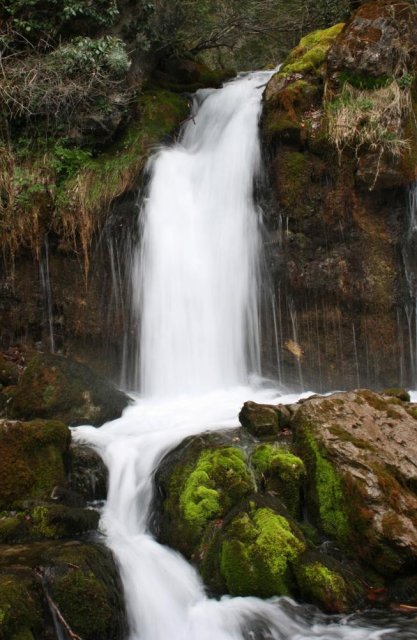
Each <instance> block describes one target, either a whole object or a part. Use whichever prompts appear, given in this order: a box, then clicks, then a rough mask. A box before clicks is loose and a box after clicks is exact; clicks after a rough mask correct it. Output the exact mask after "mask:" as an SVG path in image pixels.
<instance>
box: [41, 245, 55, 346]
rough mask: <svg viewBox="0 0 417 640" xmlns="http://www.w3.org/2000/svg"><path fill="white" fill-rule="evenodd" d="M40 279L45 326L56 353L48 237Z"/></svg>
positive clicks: (42, 255)
mask: <svg viewBox="0 0 417 640" xmlns="http://www.w3.org/2000/svg"><path fill="white" fill-rule="evenodd" d="M39 279H40V282H41V289H42V302H43V318H44V322H43V324H44V326H45V327H47V332H48V342H49V345H48V346H49V350H50V352H51V353H55V337H54V318H53V311H52V287H51V276H50V272H49V244H48V237H47V236H45V240H44V245H43V251H42V254H41V258H40V260H39Z"/></svg>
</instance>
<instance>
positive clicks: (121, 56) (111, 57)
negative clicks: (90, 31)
mask: <svg viewBox="0 0 417 640" xmlns="http://www.w3.org/2000/svg"><path fill="white" fill-rule="evenodd" d="M51 59H52V62H53V63H54V64H55V65H57V66H58V67H59V68H60V70H61V72H62V74H68V76H70V77H71V76H73V75H75V74H78V73H85V74H88V73H97V72H99V71H100V72H103V71H104V72H106V71H107V72H109V73H110V74H111V75H112V76H116V77H117V76H123V75H124V74H125V73H126V71H127V70H128V68H129V58H128V56H127V53H126V49H125V45H124V43H123V42H122V40H120V39H119V38H114V37H112V36H103V37H102V38H95V39H93V38H88V37H78V38H73V40H71V42H70V43H68V44H66V45H63V46H61V47H58V49H55V51H53V53H52V54H51Z"/></svg>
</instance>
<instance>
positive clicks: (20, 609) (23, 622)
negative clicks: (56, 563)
mask: <svg viewBox="0 0 417 640" xmlns="http://www.w3.org/2000/svg"><path fill="white" fill-rule="evenodd" d="M42 614H43V610H42V603H41V598H40V593H39V588H38V585H37V584H36V582H35V581H34V579H33V577H32V574H31V572H30V571H29V570H24V569H22V570H20V569H16V570H6V571H3V572H2V573H0V638H1V639H2V640H9V639H13V640H14V639H15V638H21V639H22V640H23V638H25V640H26V639H28V638H33V637H35V638H39V637H40V632H41V629H42V626H43V624H42Z"/></svg>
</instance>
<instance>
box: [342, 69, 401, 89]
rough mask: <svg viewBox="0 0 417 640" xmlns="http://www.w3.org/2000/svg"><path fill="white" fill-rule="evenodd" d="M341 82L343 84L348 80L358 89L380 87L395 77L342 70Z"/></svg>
mask: <svg viewBox="0 0 417 640" xmlns="http://www.w3.org/2000/svg"><path fill="white" fill-rule="evenodd" d="M339 77H340V83H341V85H342V86H343V85H344V84H345V83H346V82H347V83H348V84H350V85H351V86H352V87H355V88H356V89H380V88H381V87H386V86H387V85H389V84H390V83H391V82H392V80H393V78H392V77H391V76H378V77H374V76H370V75H364V74H361V73H353V72H352V71H342V72H341V73H340V76H339Z"/></svg>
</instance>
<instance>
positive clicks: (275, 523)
mask: <svg viewBox="0 0 417 640" xmlns="http://www.w3.org/2000/svg"><path fill="white" fill-rule="evenodd" d="M304 549H305V544H304V542H303V541H302V540H301V539H300V538H299V537H298V536H297V535H295V533H294V531H293V529H292V527H291V525H290V523H289V522H288V520H287V519H286V518H284V517H283V516H281V515H277V514H276V513H274V512H273V511H272V510H271V509H268V508H264V509H256V510H255V511H254V512H253V513H251V514H248V513H245V514H240V515H238V516H236V518H234V519H233V520H232V522H231V523H230V525H229V526H228V527H227V530H226V539H225V540H224V541H223V543H222V545H221V550H220V570H221V573H222V575H223V578H224V580H225V583H226V586H227V590H228V592H229V593H230V594H231V595H235V596H237V595H240V596H246V595H256V596H259V597H270V596H273V595H288V594H290V593H291V584H292V577H291V564H292V563H293V562H294V561H295V560H296V559H297V557H298V556H299V554H300V553H302V551H304Z"/></svg>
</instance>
